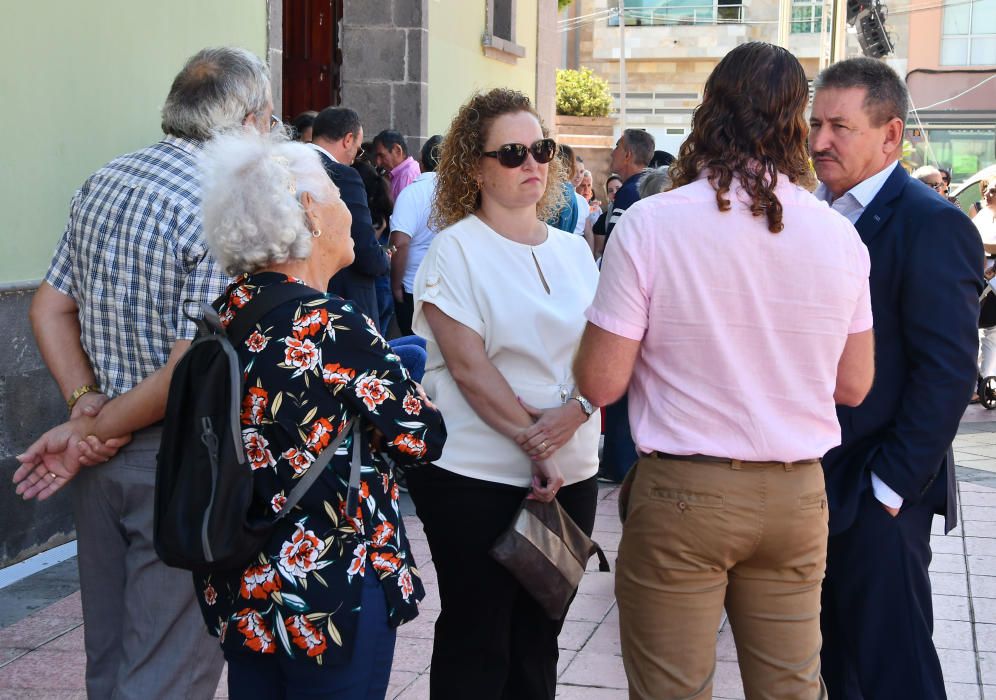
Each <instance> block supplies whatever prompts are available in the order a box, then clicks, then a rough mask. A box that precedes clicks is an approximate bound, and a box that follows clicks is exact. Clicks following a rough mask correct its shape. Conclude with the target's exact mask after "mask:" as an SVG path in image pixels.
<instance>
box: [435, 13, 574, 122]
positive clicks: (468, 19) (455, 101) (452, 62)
mask: <svg viewBox="0 0 996 700" xmlns="http://www.w3.org/2000/svg"><path fill="white" fill-rule="evenodd" d="M542 1H543V2H552V0H542ZM537 2H538V0H518V1H517V2H516V22H515V41H516V43H517V44H519V46H522V47H523V48H525V50H526V55H525V56H523V57H522V58H520V59H519V60H518V62H517V63H516V64H515V65H510V64H508V63H503V62H502V61H499V60H496V59H494V58H488V57H487V56H485V55H484V53H483V51H482V50H481V35H482V34H484V28H485V25H484V19H485V18H484V11H485V4H486V3H485V0H429V133H430V134H441V133H444V132H445V131H446V129H447V128H448V127H449V125H450V122H451V121H452V120H453V117H454V115H456V112H457V110H458V109H459V108H460V105H462V104H463V103H464V102H466V101H467V98H469V97H470V95H471V94H472V93H473V92H474V91H475V90H488V89H490V88H494V87H509V88H514V89H516V90H521V91H522V92H524V93H526V94H527V95H529V97H530V98H532V99H535V98H536V18H537V13H536V9H537V5H536V3H537ZM548 40H549V41H555V42H557V44H558V46H559V44H560V36H559V35H554V36H551V37H548ZM454 86H460V88H461V90H455V89H454Z"/></svg>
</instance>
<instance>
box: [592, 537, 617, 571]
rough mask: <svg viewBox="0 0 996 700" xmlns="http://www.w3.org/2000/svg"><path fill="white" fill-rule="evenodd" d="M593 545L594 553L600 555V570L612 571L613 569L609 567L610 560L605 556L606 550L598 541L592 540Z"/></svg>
mask: <svg viewBox="0 0 996 700" xmlns="http://www.w3.org/2000/svg"><path fill="white" fill-rule="evenodd" d="M591 546H592V550H593V551H594V553H595V554H596V555H598V570H599V571H602V572H606V571H611V570H612V569H610V568H609V560H608V559H607V558H606V557H605V552H603V551H602V548H601V547H599V546H598V542H595V541H594V540H592V541H591ZM589 556H590V555H589Z"/></svg>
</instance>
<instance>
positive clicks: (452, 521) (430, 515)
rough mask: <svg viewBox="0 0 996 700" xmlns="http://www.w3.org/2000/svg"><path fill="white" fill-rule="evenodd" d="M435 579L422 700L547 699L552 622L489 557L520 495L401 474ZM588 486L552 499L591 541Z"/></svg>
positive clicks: (591, 490) (442, 474)
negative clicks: (436, 600)
mask: <svg viewBox="0 0 996 700" xmlns="http://www.w3.org/2000/svg"><path fill="white" fill-rule="evenodd" d="M407 476H408V488H409V490H410V492H411V496H412V500H413V501H414V502H415V510H416V512H417V513H418V517H419V518H420V519H421V520H422V525H423V527H424V528H425V534H426V537H427V538H428V540H429V550H430V551H431V553H432V560H433V563H434V564H435V567H436V574H437V577H438V580H439V597H440V600H441V602H442V612H441V613H440V615H439V618H438V619H437V620H436V630H435V639H434V641H433V646H432V669H431V672H430V676H429V687H430V690H429V694H430V697H431V698H432V700H448V699H449V698H454V699H456V698H459V699H460V700H465V699H466V698H474V700H488V699H491V698H493V699H495V700H497V699H499V698H507V699H508V700H513V699H514V700H541V699H543V700H545V699H550V700H552V699H553V697H554V695H555V693H556V686H557V659H558V657H559V652H558V649H557V636H558V635H559V634H560V629H561V627H562V626H563V623H564V621H563V620H551V619H549V618H548V617H547V616H546V614H545V613H544V612H543V610H542V608H540V606H539V604H538V603H536V601H535V600H534V599H533V598H532V596H530V595H529V593H527V592H526V590H525V589H524V588H523V587H522V586H521V585H519V583H518V581H516V580H515V578H513V577H512V575H511V574H510V573H508V571H507V570H506V569H504V568H503V567H502V566H501V565H500V564H498V563H497V562H496V561H494V560H493V559H492V558H491V556H490V555H489V554H488V550H490V548H491V546H492V544H494V541H495V540H496V539H497V538H498V536H499V535H500V534H501V533H502V532H504V531H505V529H507V528H508V526H509V525H510V524H511V522H512V518H513V516H514V515H515V512H516V509H517V508H518V507H519V504H520V503H521V502H522V499H523V498H525V496H526V493H527V490H526V489H523V488H517V487H514V486H506V485H504V484H496V483H494V482H490V481H481V480H479V479H471V478H468V477H465V476H460V475H458V474H454V473H452V472H449V471H446V470H444V469H440V468H439V467H435V466H431V465H430V466H425V467H421V468H419V469H412V470H410V471H409V472H408V475H407ZM597 499H598V484H597V482H596V481H595V478H594V477H592V478H591V479H587V480H585V481H582V482H579V483H576V484H572V485H570V486H565V487H564V488H562V489H561V490H560V492H559V493H558V494H557V500H558V501H559V502H560V505H561V506H562V507H563V508H564V510H565V511H566V512H567V514H568V515H570V516H571V518H573V519H574V521H575V522H576V523H577V524H578V526H579V527H580V528H581V529H582V530H584V531H585V532H586V533H588V534H589V535H590V534H591V531H592V528H593V527H594V525H595V505H596V502H597Z"/></svg>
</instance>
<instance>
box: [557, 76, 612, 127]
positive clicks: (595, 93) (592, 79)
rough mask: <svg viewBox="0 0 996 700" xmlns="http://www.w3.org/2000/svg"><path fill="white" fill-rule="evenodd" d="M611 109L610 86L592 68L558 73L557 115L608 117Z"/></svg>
mask: <svg viewBox="0 0 996 700" xmlns="http://www.w3.org/2000/svg"><path fill="white" fill-rule="evenodd" d="M611 108H612V95H611V94H610V93H609V84H608V83H607V82H605V81H604V80H603V79H601V78H599V77H598V76H597V75H595V74H594V73H593V72H592V71H591V69H590V68H582V69H581V70H558V71H557V114H564V115H567V116H571V117H607V116H609V110H610V109H611Z"/></svg>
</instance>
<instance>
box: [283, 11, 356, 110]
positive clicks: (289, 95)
mask: <svg viewBox="0 0 996 700" xmlns="http://www.w3.org/2000/svg"><path fill="white" fill-rule="evenodd" d="M283 2H284V65H283V71H284V84H283V91H284V98H283V107H282V113H283V117H284V120H285V121H289V120H291V119H293V118H294V117H296V116H297V115H298V114H300V113H301V112H304V111H306V110H309V109H314V110H317V111H320V110H322V109H324V108H325V107H328V106H329V105H337V104H339V90H340V80H339V69H340V66H341V65H342V51H341V50H340V47H339V27H340V23H341V21H342V0H283Z"/></svg>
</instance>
